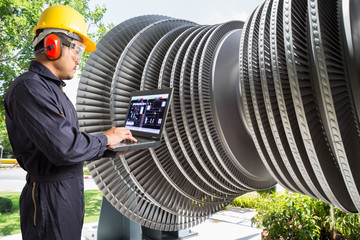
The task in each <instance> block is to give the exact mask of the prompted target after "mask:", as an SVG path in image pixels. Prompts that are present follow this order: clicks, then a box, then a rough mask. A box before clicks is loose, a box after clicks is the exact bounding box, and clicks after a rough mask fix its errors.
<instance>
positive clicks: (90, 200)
mask: <svg viewBox="0 0 360 240" xmlns="http://www.w3.org/2000/svg"><path fill="white" fill-rule="evenodd" d="M19 197H20V193H19V192H0V198H7V199H11V201H12V204H13V207H12V212H10V213H1V214H0V236H4V235H10V234H16V233H20V212H19ZM101 200H102V193H101V192H100V191H99V190H86V191H85V219H84V222H85V223H90V222H97V221H98V220H99V214H100V208H101Z"/></svg>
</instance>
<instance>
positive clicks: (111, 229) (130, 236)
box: [87, 197, 198, 240]
mask: <svg viewBox="0 0 360 240" xmlns="http://www.w3.org/2000/svg"><path fill="white" fill-rule="evenodd" d="M196 235H198V233H196V232H193V231H191V230H190V229H186V230H181V231H175V232H165V231H158V230H154V229H150V228H147V227H142V226H141V225H140V224H138V223H135V222H133V221H131V220H130V219H128V218H127V217H125V216H124V215H122V214H121V213H120V212H119V211H117V210H116V209H115V208H114V207H113V206H112V205H111V204H110V203H109V202H108V200H107V199H106V198H105V197H103V200H102V203H101V211H100V217H99V223H98V229H97V236H92V237H91V238H87V239H89V240H90V239H91V240H92V239H94V240H95V239H97V240H120V239H121V240H122V239H124V240H150V239H151V240H177V239H185V238H190V237H193V236H196Z"/></svg>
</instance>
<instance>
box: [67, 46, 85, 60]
mask: <svg viewBox="0 0 360 240" xmlns="http://www.w3.org/2000/svg"><path fill="white" fill-rule="evenodd" d="M84 51H85V46H84V45H83V44H76V43H74V44H72V47H71V48H70V53H71V55H72V56H74V57H76V58H77V59H78V60H80V59H81V57H82V55H83V54H84Z"/></svg>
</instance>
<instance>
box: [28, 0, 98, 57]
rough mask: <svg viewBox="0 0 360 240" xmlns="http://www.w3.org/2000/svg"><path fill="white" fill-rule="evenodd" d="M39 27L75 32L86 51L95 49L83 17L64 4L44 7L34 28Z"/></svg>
mask: <svg viewBox="0 0 360 240" xmlns="http://www.w3.org/2000/svg"><path fill="white" fill-rule="evenodd" d="M41 28H58V29H64V30H67V31H69V32H70V33H75V34H77V35H79V36H80V37H81V39H82V40H83V44H84V45H85V46H86V48H85V51H86V52H93V51H95V50H96V45H95V43H94V42H93V41H91V40H90V39H89V38H88V37H87V28H86V23H85V20H84V17H83V16H82V15H81V14H80V13H79V12H78V11H76V10H75V9H73V8H71V7H69V6H65V5H54V6H51V7H48V8H47V9H45V10H44V11H43V12H42V13H41V15H40V18H39V21H38V23H37V26H36V27H35V28H34V33H35V34H36V30H38V29H41Z"/></svg>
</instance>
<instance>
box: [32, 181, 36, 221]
mask: <svg viewBox="0 0 360 240" xmlns="http://www.w3.org/2000/svg"><path fill="white" fill-rule="evenodd" d="M35 186H36V182H33V189H32V199H33V203H34V208H35V209H34V226H35V227H36V211H37V208H36V201H35Z"/></svg>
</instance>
